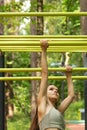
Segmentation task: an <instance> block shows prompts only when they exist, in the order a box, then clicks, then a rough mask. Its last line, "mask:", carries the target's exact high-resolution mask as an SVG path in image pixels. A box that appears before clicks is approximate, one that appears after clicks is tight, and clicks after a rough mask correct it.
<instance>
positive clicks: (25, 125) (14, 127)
mask: <svg viewBox="0 0 87 130" xmlns="http://www.w3.org/2000/svg"><path fill="white" fill-rule="evenodd" d="M29 124H30V119H29V117H28V116H25V115H24V114H23V113H16V114H15V115H14V117H13V118H12V119H8V121H7V127H8V130H29Z"/></svg>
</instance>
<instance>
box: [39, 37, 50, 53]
mask: <svg viewBox="0 0 87 130" xmlns="http://www.w3.org/2000/svg"><path fill="white" fill-rule="evenodd" d="M40 43H41V48H42V50H47V48H48V46H49V44H48V40H46V39H44V40H41V41H40Z"/></svg>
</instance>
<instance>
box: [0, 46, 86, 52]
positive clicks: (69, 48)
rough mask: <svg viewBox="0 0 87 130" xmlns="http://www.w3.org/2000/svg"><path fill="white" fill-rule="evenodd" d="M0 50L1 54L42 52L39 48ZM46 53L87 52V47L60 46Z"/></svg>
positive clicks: (8, 48) (7, 48)
mask: <svg viewBox="0 0 87 130" xmlns="http://www.w3.org/2000/svg"><path fill="white" fill-rule="evenodd" d="M0 50H1V51H2V52H42V50H41V49H39V48H31V47H30V48H28V47H20V48H17V47H15V46H14V47H12V48H10V47H6V48H1V47H0ZM47 52H87V46H62V47H54V48H51V49H50V48H48V49H47Z"/></svg>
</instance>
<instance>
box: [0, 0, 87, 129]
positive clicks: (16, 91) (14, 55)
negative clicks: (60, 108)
mask: <svg viewBox="0 0 87 130" xmlns="http://www.w3.org/2000/svg"><path fill="white" fill-rule="evenodd" d="M83 3H84V4H83ZM85 3H87V2H86V0H80V1H79V0H37V1H36V0H31V1H30V0H1V1H0V12H19V13H20V12H37V11H38V12H40V11H43V12H53V13H54V12H72V13H73V12H80V11H81V9H83V11H86V9H87V4H85ZM82 20H83V19H81V17H77V16H75V17H68V16H61V17H56V16H55V17H44V18H43V17H37V18H36V17H34V16H33V17H12V18H9V17H7V18H4V19H2V18H1V17H0V34H1V35H80V34H85V35H86V33H87V24H86V22H84V23H82ZM83 26H84V27H83ZM67 54H68V57H69V59H68V63H67V64H69V65H71V66H72V67H74V68H76V67H84V66H85V63H86V62H87V61H85V55H86V54H85V53H82V52H74V53H73V52H70V53H67ZM47 56H48V57H47V60H48V67H56V68H59V67H63V66H64V65H65V62H66V53H48V54H47ZM86 64H87V63H86ZM5 67H6V68H16V67H17V68H18V67H19V68H31V67H40V53H30V52H21V53H19V52H6V53H5ZM72 74H73V75H84V72H74V73H72ZM32 75H36V76H38V75H40V72H38V73H31V72H28V73H27V72H26V73H24V72H18V73H13V74H12V73H10V72H9V73H6V76H9V77H10V76H32ZM49 75H56V76H60V75H64V73H62V72H49ZM39 83H40V81H24V80H22V81H21V80H20V81H6V82H5V114H6V115H5V117H6V122H5V125H6V130H18V129H20V130H28V129H29V126H30V122H31V119H32V118H33V116H34V112H35V106H36V96H37V93H38V90H39ZM49 83H51V84H55V85H56V86H58V88H59V91H60V95H61V97H60V101H61V100H63V98H64V97H66V95H67V83H66V81H65V80H62V81H61V80H50V81H49ZM73 83H74V89H75V100H74V101H73V103H72V104H71V105H70V107H69V108H68V109H67V111H66V113H65V114H64V118H65V120H66V121H70V120H75V121H80V120H84V119H82V118H84V117H82V116H81V112H80V110H81V109H84V80H73Z"/></svg>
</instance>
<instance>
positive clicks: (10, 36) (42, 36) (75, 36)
mask: <svg viewBox="0 0 87 130" xmlns="http://www.w3.org/2000/svg"><path fill="white" fill-rule="evenodd" d="M0 38H11V39H12V38H17V39H21V38H27V39H28V38H33V39H34V38H37V39H41V38H42V39H43V38H49V39H50V38H55V39H56V38H78V39H80V38H87V35H0Z"/></svg>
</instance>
